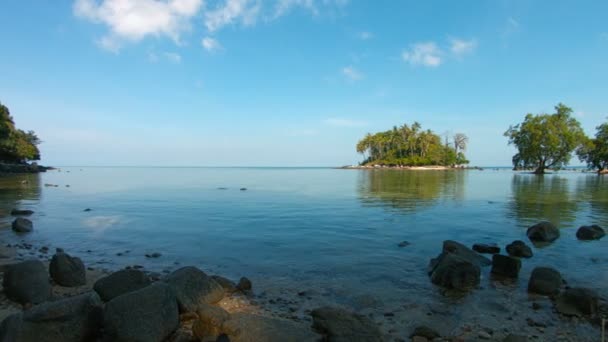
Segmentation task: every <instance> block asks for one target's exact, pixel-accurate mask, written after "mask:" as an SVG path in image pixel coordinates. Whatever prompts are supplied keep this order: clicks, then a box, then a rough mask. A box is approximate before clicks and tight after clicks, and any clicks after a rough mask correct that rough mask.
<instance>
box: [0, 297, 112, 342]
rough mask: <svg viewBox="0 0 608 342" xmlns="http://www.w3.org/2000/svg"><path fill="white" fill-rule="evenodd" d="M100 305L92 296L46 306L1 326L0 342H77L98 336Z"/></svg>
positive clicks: (100, 322)
mask: <svg viewBox="0 0 608 342" xmlns="http://www.w3.org/2000/svg"><path fill="white" fill-rule="evenodd" d="M101 324H102V303H101V300H100V299H99V296H97V294H95V293H94V292H90V293H85V294H82V295H79V296H75V297H71V298H66V299H61V300H58V301H54V302H46V303H43V304H40V305H37V306H34V307H32V308H31V309H28V310H26V311H24V312H23V313H22V314H21V313H19V314H15V315H13V316H11V317H8V318H7V319H5V320H4V321H3V322H2V327H1V328H0V341H12V342H29V341H31V342H47V341H48V342H54V341H66V342H72V341H73V342H80V341H91V340H95V338H96V337H97V336H98V335H99V331H100V329H101Z"/></svg>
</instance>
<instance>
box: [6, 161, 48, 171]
mask: <svg viewBox="0 0 608 342" xmlns="http://www.w3.org/2000/svg"><path fill="white" fill-rule="evenodd" d="M48 170H53V168H52V167H48V166H41V165H38V164H36V163H32V164H4V163H0V174H3V173H4V174H7V173H40V172H46V171H48Z"/></svg>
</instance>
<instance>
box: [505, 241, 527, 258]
mask: <svg viewBox="0 0 608 342" xmlns="http://www.w3.org/2000/svg"><path fill="white" fill-rule="evenodd" d="M506 250H507V253H509V255H510V256H514V257H518V258H531V257H532V256H533V255H534V254H533V253H532V249H531V248H530V247H528V245H526V243H525V242H523V241H521V240H515V241H513V242H512V243H510V244H508V245H507V248H506Z"/></svg>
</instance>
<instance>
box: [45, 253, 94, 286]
mask: <svg viewBox="0 0 608 342" xmlns="http://www.w3.org/2000/svg"><path fill="white" fill-rule="evenodd" d="M49 272H50V274H51V278H53V281H55V283H57V284H59V285H61V286H66V287H76V286H82V285H84V284H86V282H87V279H86V269H85V267H84V263H83V262H82V260H80V258H76V257H72V256H70V255H69V254H67V253H56V254H55V255H53V258H52V259H51V264H50V266H49Z"/></svg>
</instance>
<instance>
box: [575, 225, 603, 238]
mask: <svg viewBox="0 0 608 342" xmlns="http://www.w3.org/2000/svg"><path fill="white" fill-rule="evenodd" d="M605 235H606V232H605V231H604V229H602V227H600V226H598V225H596V224H594V225H592V226H582V227H580V228H579V229H578V230H577V231H576V237H577V239H579V240H599V239H601V238H603V237H604V236H605Z"/></svg>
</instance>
